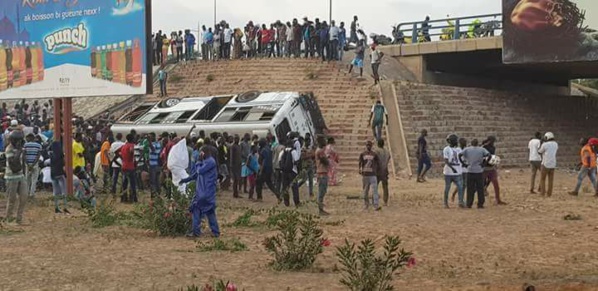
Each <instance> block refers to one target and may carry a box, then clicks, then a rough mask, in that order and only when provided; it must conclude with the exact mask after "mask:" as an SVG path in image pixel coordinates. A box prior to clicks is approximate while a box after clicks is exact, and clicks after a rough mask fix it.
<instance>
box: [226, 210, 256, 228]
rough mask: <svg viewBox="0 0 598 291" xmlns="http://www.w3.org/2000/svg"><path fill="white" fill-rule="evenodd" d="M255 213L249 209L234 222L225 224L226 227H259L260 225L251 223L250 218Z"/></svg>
mask: <svg viewBox="0 0 598 291" xmlns="http://www.w3.org/2000/svg"><path fill="white" fill-rule="evenodd" d="M255 214H257V212H256V211H255V210H253V209H249V210H247V211H245V213H243V215H241V216H239V217H238V218H237V219H236V220H235V221H234V222H232V223H229V224H226V225H225V226H226V227H258V226H261V223H257V222H254V221H251V217H253V216H254V215H255Z"/></svg>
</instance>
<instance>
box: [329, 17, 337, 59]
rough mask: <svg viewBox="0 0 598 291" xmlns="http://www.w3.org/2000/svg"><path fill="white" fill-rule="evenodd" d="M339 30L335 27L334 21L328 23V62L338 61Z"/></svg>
mask: <svg viewBox="0 0 598 291" xmlns="http://www.w3.org/2000/svg"><path fill="white" fill-rule="evenodd" d="M339 32H340V29H339V28H338V27H337V26H336V23H335V22H334V20H332V21H330V29H329V30H328V34H329V35H330V53H329V54H328V60H329V61H331V60H335V61H338V35H339Z"/></svg>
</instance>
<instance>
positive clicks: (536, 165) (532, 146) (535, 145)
mask: <svg viewBox="0 0 598 291" xmlns="http://www.w3.org/2000/svg"><path fill="white" fill-rule="evenodd" d="M541 138H542V134H541V133H540V132H536V135H535V136H534V138H532V139H531V140H530V141H529V144H528V146H527V147H528V149H529V163H530V165H531V167H532V185H531V188H530V190H529V193H531V194H536V192H535V191H534V186H535V184H536V172H538V171H540V168H541V167H542V156H541V155H540V153H538V150H540V146H541V145H542V142H541V140H540V139H541ZM538 191H539V190H538Z"/></svg>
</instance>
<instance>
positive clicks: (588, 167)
mask: <svg viewBox="0 0 598 291" xmlns="http://www.w3.org/2000/svg"><path fill="white" fill-rule="evenodd" d="M594 140H595V139H594ZM580 144H581V146H583V147H582V148H581V153H580V156H581V168H580V169H579V173H578V175H577V185H575V190H573V191H571V192H569V195H572V196H577V195H578V194H579V189H580V188H581V183H582V182H583V179H584V178H585V177H586V176H588V178H590V182H592V186H593V187H594V192H595V191H596V154H595V153H594V151H593V150H592V146H591V145H590V143H589V141H588V139H587V138H582V139H581V141H580Z"/></svg>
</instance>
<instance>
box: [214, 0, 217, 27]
mask: <svg viewBox="0 0 598 291" xmlns="http://www.w3.org/2000/svg"><path fill="white" fill-rule="evenodd" d="M216 23H218V22H217V20H216V0H214V29H216Z"/></svg>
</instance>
